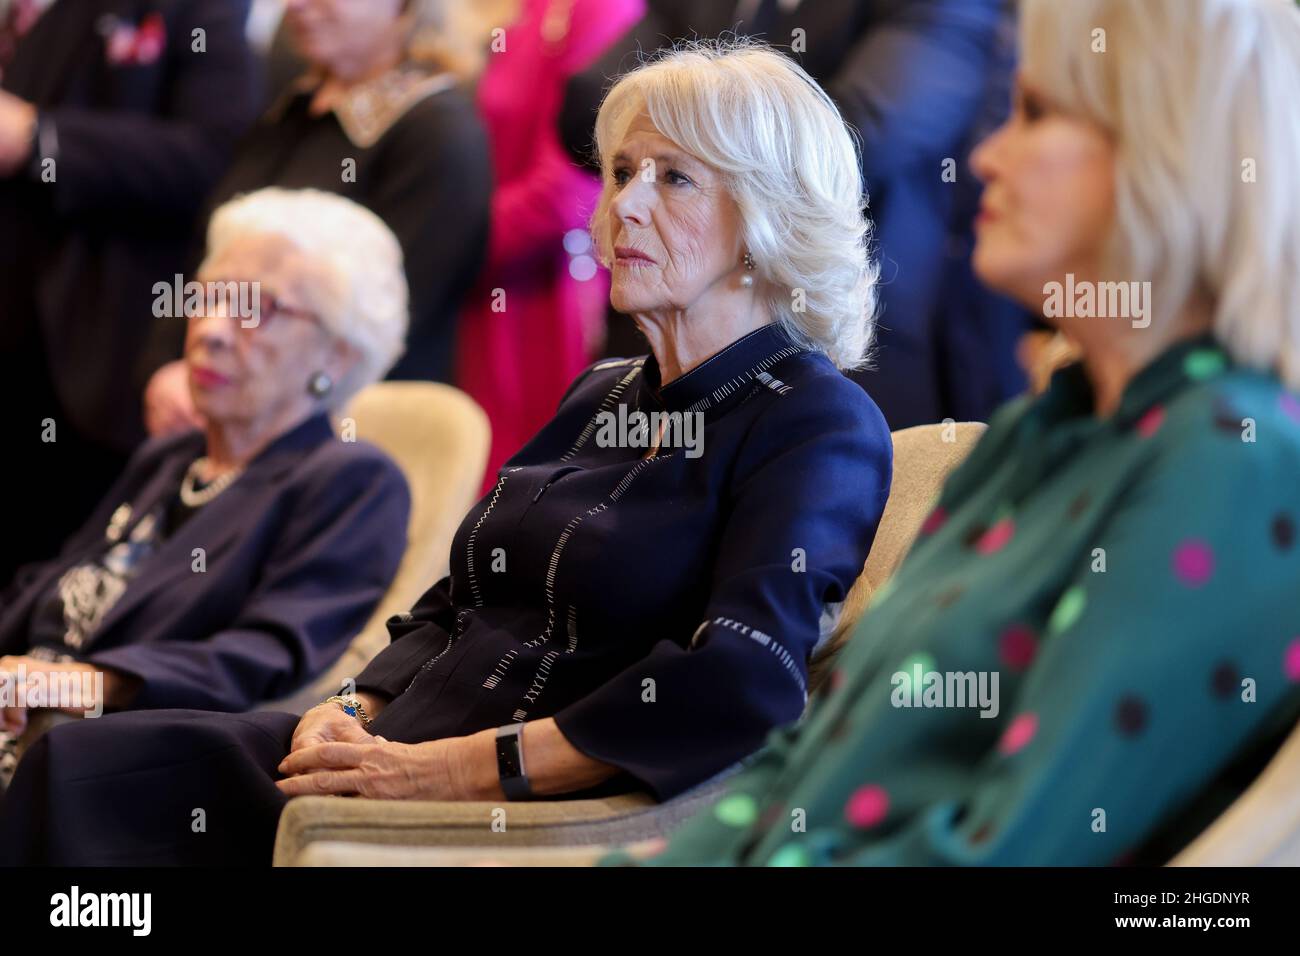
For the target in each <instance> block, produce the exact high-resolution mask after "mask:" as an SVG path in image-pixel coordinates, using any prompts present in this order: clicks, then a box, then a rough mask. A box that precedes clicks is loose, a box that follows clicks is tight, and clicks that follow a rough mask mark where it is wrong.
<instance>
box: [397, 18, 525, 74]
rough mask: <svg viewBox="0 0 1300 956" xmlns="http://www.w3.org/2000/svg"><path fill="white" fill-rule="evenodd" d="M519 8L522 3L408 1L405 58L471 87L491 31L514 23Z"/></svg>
mask: <svg viewBox="0 0 1300 956" xmlns="http://www.w3.org/2000/svg"><path fill="white" fill-rule="evenodd" d="M521 7H522V0H407V4H406V9H405V11H404V12H405V14H406V15H407V16H409V17H410V18H411V34H410V39H409V40H408V42H407V53H406V55H407V58H408V59H409V60H410V61H411V62H413V63H423V64H426V65H428V66H430V67H432V68H434V69H435V70H439V71H446V72H448V73H450V74H452V76H454V77H455V78H456V79H457V80H458V81H459V82H460V83H462V84H470V83H473V82H475V81H476V80H477V79H478V78H479V76H480V75H481V74H482V73H483V70H484V68H485V67H486V66H487V57H488V48H489V46H490V44H491V42H492V37H493V31H494V30H504V29H506V28H507V27H509V26H510V25H511V24H512V23H514V22H515V20H517V19H518V18H519V13H520V9H521Z"/></svg>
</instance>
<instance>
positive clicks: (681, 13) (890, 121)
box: [561, 0, 1023, 429]
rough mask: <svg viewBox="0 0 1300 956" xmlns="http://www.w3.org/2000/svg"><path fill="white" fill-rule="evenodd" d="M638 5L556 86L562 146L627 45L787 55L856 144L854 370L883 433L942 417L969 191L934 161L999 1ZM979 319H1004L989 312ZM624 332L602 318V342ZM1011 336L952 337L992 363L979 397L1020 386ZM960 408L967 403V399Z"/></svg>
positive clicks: (981, 67)
mask: <svg viewBox="0 0 1300 956" xmlns="http://www.w3.org/2000/svg"><path fill="white" fill-rule="evenodd" d="M647 6H648V8H649V12H648V13H647V15H646V17H645V18H644V19H643V20H642V21H641V22H640V23H638V24H637V26H636V27H635V28H633V30H632V31H631V32H630V33H629V34H628V35H627V36H626V37H625V38H623V39H622V40H620V41H618V42H616V43H615V44H614V45H613V46H612V47H611V48H610V51H609V53H607V54H606V55H605V56H603V57H601V58H600V59H599V60H597V61H596V62H595V63H594V64H592V66H591V67H590V68H588V69H587V70H585V71H583V72H582V73H579V74H578V75H577V76H575V77H574V78H573V79H572V80H571V81H570V83H569V86H568V89H567V92H566V99H565V104H564V110H563V113H562V114H561V127H562V131H563V135H564V137H565V142H566V144H567V145H568V148H569V149H570V151H571V152H572V153H573V155H574V156H576V157H579V158H581V159H584V160H585V161H587V162H590V161H591V124H592V119H593V117H594V115H595V110H596V107H597V105H598V104H599V103H600V99H601V96H602V94H603V91H604V90H605V88H606V87H607V86H608V85H609V79H608V78H609V77H610V76H617V75H618V74H620V73H622V72H624V71H626V70H628V69H630V68H632V67H633V66H635V64H636V59H637V52H638V51H641V50H644V51H646V52H651V51H653V50H655V49H657V48H659V47H660V46H663V45H664V44H666V43H670V42H671V41H672V40H673V39H676V38H680V37H691V36H695V35H696V34H698V35H699V36H702V37H713V36H718V35H720V34H722V33H723V32H727V31H737V32H738V33H740V34H742V35H750V36H761V37H762V38H763V39H765V40H767V41H768V42H770V43H772V44H774V45H776V46H777V47H778V48H779V49H781V50H782V51H783V52H786V53H788V54H789V55H791V56H793V57H794V58H795V59H796V60H797V61H798V62H799V63H800V65H801V66H803V67H804V69H806V70H807V71H808V72H809V73H810V74H811V75H812V77H813V78H814V79H815V80H817V81H818V82H819V83H820V84H821V85H822V86H823V87H824V88H825V89H826V91H827V92H828V93H829V94H830V95H831V97H832V99H834V100H835V102H836V104H837V105H838V106H839V108H840V111H841V112H842V113H843V114H844V118H845V120H847V121H848V123H849V125H850V126H852V127H854V128H856V130H857V131H858V133H859V136H860V139H861V144H862V150H861V152H862V171H863V176H864V181H865V184H866V189H867V193H868V195H869V196H870V207H869V208H868V210H867V214H868V215H869V216H870V218H871V220H872V222H873V224H874V238H875V240H876V242H877V243H878V245H879V250H878V251H879V256H880V266H881V276H880V296H881V311H880V316H879V327H878V335H877V340H876V344H875V348H874V356H873V360H872V363H871V366H870V367H869V368H868V369H867V370H864V371H861V372H858V373H856V374H855V376H854V377H855V378H856V379H857V380H858V381H859V382H860V383H861V384H862V385H863V387H865V388H866V389H867V391H868V392H869V393H870V394H871V397H872V399H873V400H874V401H875V402H876V404H877V405H878V406H879V407H880V410H881V411H882V412H883V413H884V415H885V419H886V421H888V422H889V425H890V427H891V428H893V429H899V428H905V427H907V426H910V425H917V424H921V423H924V422H934V421H938V420H940V419H941V418H943V417H945V416H946V415H948V414H950V411H951V409H950V408H948V407H945V404H946V402H945V392H946V391H952V390H950V389H946V388H945V384H944V382H943V381H942V374H943V372H942V371H941V370H942V358H941V354H940V345H939V343H940V340H941V338H942V332H941V330H940V328H939V323H940V322H941V321H942V320H943V316H942V315H941V314H940V313H941V310H942V308H943V307H944V304H945V301H946V298H947V296H948V292H947V290H946V286H945V282H946V279H947V275H948V271H949V267H950V264H951V258H950V253H949V249H950V247H953V248H956V247H960V246H961V244H962V243H963V239H962V236H963V235H966V236H968V235H969V231H970V222H969V219H967V220H965V221H963V222H960V223H959V224H958V225H957V226H956V227H955V229H954V226H953V222H954V220H953V214H954V211H955V210H956V209H957V208H958V207H959V205H960V204H961V202H962V198H963V195H967V196H968V195H969V194H970V193H971V190H970V189H968V188H966V187H965V186H963V185H962V182H963V181H962V180H961V179H960V173H958V177H959V178H957V179H953V178H952V177H950V176H946V175H945V174H946V172H947V169H948V168H949V167H948V165H946V164H948V163H949V161H951V163H952V164H955V163H956V157H958V156H961V155H963V148H964V144H965V149H966V150H968V149H969V141H970V137H971V134H972V131H973V130H974V128H975V127H976V124H977V123H978V121H979V119H980V117H981V112H982V110H983V108H984V105H985V104H986V103H987V101H988V91H989V88H990V84H991V83H994V82H996V79H997V77H996V74H997V71H998V70H1002V71H1003V72H1004V73H1005V72H1007V71H1009V67H1010V64H1009V62H1007V60H1006V58H1005V57H1003V56H1002V55H1001V49H1000V47H999V44H998V34H999V30H1000V28H1001V27H1002V25H1004V24H1005V23H1007V22H1008V21H1009V20H1010V19H1011V16H1012V14H1011V12H1010V10H1009V8H1008V4H1007V0H816V2H813V0H802V2H801V0H647ZM953 168H954V169H955V166H954V167H953ZM968 178H969V177H968ZM972 182H973V180H972ZM954 232H955V233H956V235H955V236H953V235H950V234H952V233H954ZM989 321H990V322H992V323H996V324H999V325H1001V324H1005V322H1006V321H1007V319H1005V318H1003V317H1000V316H998V315H996V314H995V315H993V316H992V317H991V318H990V319H989ZM1011 321H1012V323H1013V324H1014V325H1015V326H1016V328H1018V327H1019V326H1021V325H1023V322H1022V321H1020V320H1017V319H1015V318H1014V317H1013V318H1012V319H1011ZM625 329H626V325H625V324H623V323H619V324H618V325H615V326H612V330H611V338H614V337H615V336H616V335H618V333H619V332H620V331H623V330H625ZM1013 339H1014V335H1012V334H996V335H993V336H981V337H976V336H967V337H965V338H964V340H963V342H964V344H965V345H966V346H967V347H973V348H975V349H976V350H977V351H976V352H975V353H974V354H972V355H970V356H969V357H968V358H967V360H966V361H965V362H964V363H963V364H962V365H960V366H958V368H959V369H960V368H962V367H964V368H967V369H969V368H978V369H981V370H983V369H987V368H1000V369H1006V370H1007V373H1008V374H1009V376H1010V380H1009V381H1007V382H1004V383H998V384H997V385H995V386H993V387H991V388H988V387H986V388H984V389H982V390H980V392H979V394H980V395H986V394H988V393H989V392H992V393H993V394H999V395H1006V394H1010V393H1013V392H1014V391H1015V390H1016V389H1017V388H1018V387H1019V386H1020V385H1021V384H1022V383H1023V379H1022V378H1021V377H1020V375H1019V373H1018V370H1017V369H1016V368H1015V366H1014V364H1011V363H1008V362H1003V361H1002V357H1001V356H1000V355H999V354H997V353H999V352H1005V351H1008V350H1009V349H1010V348H1011V346H1008V345H1006V342H1008V341H1012V340H1013ZM982 374H983V373H982ZM958 387H959V388H960V384H959V386H958ZM984 404H985V407H984V410H985V411H987V410H989V409H988V407H987V403H984ZM963 410H973V411H978V410H979V409H978V408H975V409H970V405H969V403H968V404H967V407H966V409H963ZM980 417H983V416H980Z"/></svg>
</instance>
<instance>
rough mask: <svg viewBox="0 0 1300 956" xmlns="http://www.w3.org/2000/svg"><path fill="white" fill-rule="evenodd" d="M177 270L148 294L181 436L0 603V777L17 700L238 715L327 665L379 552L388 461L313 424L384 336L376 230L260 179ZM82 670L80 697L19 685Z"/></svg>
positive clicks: (379, 586) (142, 452)
mask: <svg viewBox="0 0 1300 956" xmlns="http://www.w3.org/2000/svg"><path fill="white" fill-rule="evenodd" d="M195 281H196V282H197V283H198V286H197V287H195V288H192V289H190V290H189V294H188V295H187V294H185V292H186V290H184V289H182V290H181V291H182V296H181V298H179V299H177V300H176V301H174V302H171V303H170V307H171V308H174V309H175V311H174V312H173V313H172V314H175V315H177V316H180V314H181V313H182V311H183V312H184V315H185V316H186V318H179V317H178V319H177V321H186V319H187V320H188V324H187V332H186V338H185V366H186V370H187V372H188V377H189V387H190V390H191V392H192V393H193V396H194V403H195V406H196V407H197V408H199V409H200V410H201V411H202V414H203V419H204V422H205V424H204V427H203V429H202V430H201V431H187V432H184V433H181V434H179V435H176V436H173V437H169V438H163V439H155V440H153V441H151V442H149V443H147V444H146V445H144V446H143V447H142V448H141V449H139V451H137V453H136V454H135V455H134V456H133V457H132V459H131V461H130V463H129V465H128V467H127V468H126V470H125V472H124V473H123V475H122V477H121V478H120V479H119V481H118V482H117V484H116V485H115V486H114V487H113V489H112V490H111V491H110V492H109V494H108V496H107V497H106V498H105V499H104V500H103V502H102V504H101V505H100V506H99V508H98V509H97V510H96V511H95V513H94V514H92V515H91V517H90V518H89V520H88V521H87V522H86V523H85V525H84V526H83V527H82V529H81V530H80V531H79V532H78V533H77V534H76V535H74V536H73V537H72V538H71V539H69V540H68V542H67V543H66V545H65V547H64V549H63V551H62V554H61V555H60V556H59V557H58V558H56V559H54V560H51V561H48V562H44V563H41V564H37V565H29V566H28V567H26V568H24V569H22V571H20V573H19V576H18V578H17V579H16V580H15V581H14V583H13V585H12V587H11V589H10V590H9V592H8V593H7V594H6V595H5V597H4V600H3V602H2V606H3V611H0V654H3V655H4V656H3V657H0V670H3V671H4V672H6V674H7V677H8V680H9V682H10V683H9V686H8V687H7V688H6V699H5V701H4V707H3V711H2V713H3V718H4V723H3V727H2V728H0V787H2V785H3V784H4V783H5V782H7V780H8V777H9V776H10V775H11V773H12V770H13V764H14V762H15V759H16V757H15V749H16V741H17V739H18V738H19V735H20V734H22V733H23V731H24V728H25V726H26V724H27V716H28V708H27V707H26V706H24V705H25V704H28V703H44V704H46V705H47V706H54V707H58V708H60V709H63V710H65V711H66V712H68V713H75V714H82V713H86V712H90V713H95V712H98V711H99V710H100V709H101V708H102V709H110V710H120V709H127V708H130V709H148V708H153V709H156V708H169V707H195V708H204V709H208V710H218V711H239V710H245V709H247V708H249V707H251V706H253V705H255V704H257V703H259V702H260V701H263V700H267V699H270V698H274V697H277V696H280V695H283V694H285V693H287V692H289V691H291V690H292V689H294V688H295V687H297V686H298V685H300V684H302V683H304V682H305V681H307V680H308V679H310V678H311V677H313V676H315V675H316V674H317V673H319V672H320V671H322V670H323V669H324V668H325V667H326V666H327V665H329V664H330V663H331V662H332V661H333V660H334V659H335V658H336V657H337V656H338V655H339V654H340V653H341V652H342V650H343V648H344V646H345V645H346V642H347V641H348V639H349V638H350V637H352V636H353V635H354V634H355V633H356V631H357V630H358V629H359V628H360V627H361V626H362V625H363V624H364V622H365V621H366V619H367V617H368V616H369V615H370V614H371V612H372V611H373V610H374V608H375V605H376V604H377V603H378V601H379V598H380V597H381V596H382V595H383V593H384V591H385V589H386V588H387V586H388V583H389V581H390V579H391V578H392V576H393V574H394V573H395V571H396V569H397V565H398V562H399V561H400V560H401V556H402V552H403V550H404V548H405V542H406V521H407V512H408V507H409V498H408V493H407V489H406V482H405V480H404V479H403V477H402V475H401V472H400V471H399V470H398V469H397V467H396V465H394V464H393V462H392V461H390V460H389V459H388V458H387V456H385V455H384V454H383V453H382V452H380V451H379V450H378V449H377V448H374V447H372V446H370V445H367V444H366V443H364V442H345V441H341V440H339V439H338V438H337V437H335V434H334V431H333V428H332V426H331V423H330V412H331V411H333V410H334V409H336V408H338V407H339V406H340V404H341V403H343V402H345V401H347V399H348V398H349V397H351V396H352V395H353V394H354V393H355V392H356V391H357V390H358V389H360V388H362V387H363V386H365V385H367V384H369V383H370V382H373V381H375V380H376V379H378V378H380V377H382V376H383V374H384V372H385V371H386V370H387V368H388V367H389V366H390V365H391V364H392V363H393V361H394V360H395V359H396V358H397V356H398V355H399V354H400V352H401V349H402V337H403V333H404V332H405V329H406V280H405V279H404V278H403V275H402V257H401V251H400V249H399V247H398V245H397V241H396V239H395V238H394V237H393V235H392V233H391V232H390V231H389V230H388V229H387V227H385V226H384V225H383V223H381V222H380V221H379V219H378V218H377V217H375V216H374V215H373V214H371V213H369V212H367V211H366V210H365V209H363V208H361V207H360V206H358V205H356V204H355V203H353V202H350V201H349V200H346V199H341V198H339V197H337V196H331V195H328V194H325V193H312V192H285V191H283V190H277V189H269V190H264V191H262V192H258V193H254V194H252V195H249V196H245V197H242V198H240V199H237V200H234V201H232V202H230V203H228V204H226V205H225V206H223V207H221V209H219V210H218V211H217V214H216V215H215V216H214V217H213V219H212V222H211V227H210V229H209V233H208V246H207V256H206V259H205V260H204V262H203V264H202V266H201V268H200V270H199V274H198V276H197V277H196V280H195ZM208 291H210V292H211V294H210V295H209V294H200V293H201V292H202V293H206V292H208ZM83 676H84V677H85V678H88V680H87V681H86V682H85V684H84V686H85V687H86V688H87V689H88V690H90V691H91V694H90V697H89V698H87V697H79V698H78V699H68V700H64V699H62V698H60V699H56V700H46V699H44V698H41V697H37V698H34V699H32V698H29V697H28V695H27V693H26V691H28V690H32V691H35V690H36V689H37V688H39V687H50V686H54V685H55V684H58V683H60V682H62V683H63V686H67V681H69V680H72V681H74V682H75V683H76V685H77V686H78V687H80V686H83V685H82V677H83ZM99 678H102V684H101V683H99ZM18 681H21V682H22V684H23V686H22V690H23V691H24V693H22V694H20V693H19V687H18V686H17V683H16V682H18Z"/></svg>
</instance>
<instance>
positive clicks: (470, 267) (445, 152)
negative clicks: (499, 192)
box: [366, 106, 492, 341]
mask: <svg viewBox="0 0 1300 956" xmlns="http://www.w3.org/2000/svg"><path fill="white" fill-rule="evenodd" d="M373 182H374V184H375V188H374V190H373V191H372V193H371V195H370V197H369V199H368V200H367V202H366V206H367V207H368V208H369V209H370V210H371V211H372V212H374V213H375V215H377V216H378V217H379V218H380V219H382V220H383V221H384V222H385V224H387V225H388V227H389V228H390V229H392V230H393V234H394V235H396V236H397V239H398V242H399V243H401V246H402V253H403V256H404V258H405V260H406V261H405V265H406V275H407V280H408V282H409V284H410V296H411V328H410V331H409V332H408V335H407V339H408V341H415V340H417V339H418V338H419V337H420V332H421V329H420V324H421V323H422V322H429V321H435V320H440V321H450V320H451V319H452V318H454V315H455V312H454V307H455V306H456V305H457V303H458V301H459V297H460V295H461V294H462V292H463V290H464V289H465V288H467V287H468V286H469V285H470V284H471V283H472V282H473V280H474V278H475V276H477V274H478V273H479V271H480V270H481V268H482V265H483V257H484V255H485V254H486V247H487V240H488V223H489V220H490V216H491V213H490V209H491V198H492V171H491V168H490V163H489V154H488V146H487V133H486V132H485V131H484V130H483V127H482V125H481V124H480V123H479V122H478V119H477V117H476V116H475V115H474V114H473V112H472V110H471V108H470V107H468V106H466V107H465V108H464V109H459V108H457V109H421V107H420V106H417V107H416V108H415V109H413V110H412V112H411V113H410V114H409V115H408V116H406V117H403V119H402V120H400V121H399V122H398V123H397V124H396V125H395V126H394V127H393V129H392V130H391V131H389V133H388V134H387V136H386V138H385V140H384V154H383V156H382V158H381V159H380V161H379V162H378V163H376V168H375V169H374V172H373Z"/></svg>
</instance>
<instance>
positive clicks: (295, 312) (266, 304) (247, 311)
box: [189, 280, 320, 332]
mask: <svg viewBox="0 0 1300 956" xmlns="http://www.w3.org/2000/svg"><path fill="white" fill-rule="evenodd" d="M248 285H249V284H248V283H237V282H223V281H221V280H208V281H207V282H206V283H204V286H205V289H206V290H207V291H208V296H207V298H206V300H205V302H204V307H203V308H202V309H200V310H199V311H198V312H195V313H193V314H191V315H190V316H189V318H190V320H191V321H193V320H195V319H201V318H206V317H208V316H213V315H217V314H218V309H219V307H221V306H224V307H225V311H224V314H225V316H226V317H228V318H232V319H234V320H235V325H236V328H238V329H239V330H240V331H241V332H252V331H253V330H255V329H259V328H265V327H266V326H267V325H268V324H270V323H271V322H272V321H273V320H275V319H278V318H281V317H284V318H290V319H302V320H304V321H308V322H319V321H320V313H318V312H315V311H313V310H311V309H304V308H300V307H298V306H294V305H289V304H287V303H286V302H285V301H284V300H283V299H281V298H280V297H279V296H277V295H267V294H265V293H264V292H262V291H261V288H260V287H259V286H258V285H256V284H253V285H252V288H251V295H245V291H246V290H247V289H248ZM214 291H215V292H216V293H217V294H215V295H213V294H212V293H213V292H214Z"/></svg>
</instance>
